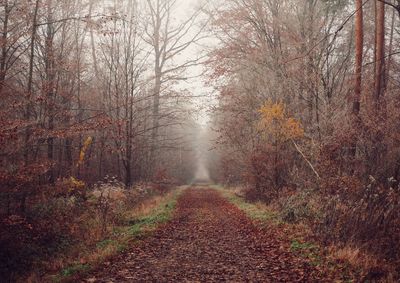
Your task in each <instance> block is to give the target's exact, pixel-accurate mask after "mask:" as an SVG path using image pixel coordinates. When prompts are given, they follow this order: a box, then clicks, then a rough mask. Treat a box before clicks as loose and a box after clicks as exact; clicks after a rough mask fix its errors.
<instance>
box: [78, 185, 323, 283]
mask: <svg viewBox="0 0 400 283" xmlns="http://www.w3.org/2000/svg"><path fill="white" fill-rule="evenodd" d="M285 245H286V246H285ZM314 271H315V270H314ZM312 274H316V273H315V272H313V268H312V267H310V266H309V265H308V264H307V262H306V261H305V260H303V259H302V258H298V257H296V256H295V255H294V254H292V253H290V252H289V251H288V248H287V243H286V244H285V243H283V242H282V240H280V239H279V237H277V236H276V235H275V234H274V233H273V232H272V231H270V230H268V229H264V230H260V229H259V228H257V227H256V226H255V225H254V224H253V223H252V221H251V220H250V219H249V218H248V217H247V216H246V215H245V214H244V213H243V212H242V211H240V210H239V209H238V208H237V207H236V206H234V205H232V204H231V203H229V202H228V201H227V200H225V199H224V198H223V197H222V196H220V194H219V193H218V192H217V191H216V190H213V189H206V188H190V189H188V190H186V191H185V192H184V193H183V195H182V196H181V197H180V198H179V200H178V203H177V207H176V211H175V215H174V218H173V220H172V221H170V222H169V223H167V224H166V225H164V226H162V227H161V228H160V229H158V230H157V231H156V232H155V233H154V234H153V235H152V236H150V237H148V238H146V239H144V240H143V242H141V243H140V244H138V245H135V246H133V247H132V248H131V249H130V251H129V252H127V253H125V254H123V255H121V256H119V257H117V258H115V259H114V260H113V261H112V262H111V263H109V264H108V265H104V266H101V267H100V269H99V270H97V271H95V272H93V273H92V275H91V276H90V278H91V279H88V280H86V281H83V282H177V281H178V282H182V281H185V282H188V281H189V282H199V281H201V282H210V281H218V282H219V281H231V282H232V281H233V282H243V281H247V282H249V281H250V282H318V281H319V282H321V281H320V280H319V279H317V278H313V275H312Z"/></svg>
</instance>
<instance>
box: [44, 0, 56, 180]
mask: <svg viewBox="0 0 400 283" xmlns="http://www.w3.org/2000/svg"><path fill="white" fill-rule="evenodd" d="M52 4H53V2H52V0H47V22H48V24H47V34H46V58H45V60H46V98H47V113H48V131H49V137H48V138H47V158H48V160H49V161H50V162H51V163H53V161H54V137H53V131H54V107H55V86H54V83H55V69H54V67H55V66H54V55H55V54H54V46H53V44H54V26H53V23H52V22H53V11H52V6H53V5H52ZM53 167H54V164H51V168H50V170H49V182H50V183H54V168H53Z"/></svg>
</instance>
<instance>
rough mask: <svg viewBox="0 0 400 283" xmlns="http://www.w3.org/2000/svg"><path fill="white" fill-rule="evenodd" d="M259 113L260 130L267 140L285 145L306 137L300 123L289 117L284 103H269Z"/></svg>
mask: <svg viewBox="0 0 400 283" xmlns="http://www.w3.org/2000/svg"><path fill="white" fill-rule="evenodd" d="M259 112H260V114H261V117H260V120H259V129H260V130H261V132H262V134H263V135H264V137H265V138H266V139H270V140H271V139H272V142H274V143H283V142H286V141H288V140H294V139H298V138H301V137H303V136H304V129H303V127H302V126H301V123H300V121H298V120H296V119H294V118H292V117H289V115H288V114H287V112H286V109H285V104H284V103H282V102H271V101H267V102H266V103H265V104H264V105H263V106H262V107H261V109H260V110H259Z"/></svg>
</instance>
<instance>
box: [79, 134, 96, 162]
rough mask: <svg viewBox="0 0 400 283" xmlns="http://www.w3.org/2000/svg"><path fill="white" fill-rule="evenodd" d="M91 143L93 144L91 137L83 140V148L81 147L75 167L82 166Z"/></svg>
mask: <svg viewBox="0 0 400 283" xmlns="http://www.w3.org/2000/svg"><path fill="white" fill-rule="evenodd" d="M92 142H93V138H92V137H88V138H87V139H86V140H85V142H84V143H83V146H82V148H81V151H80V153H79V160H78V164H77V166H79V165H82V163H83V161H84V160H85V154H86V151H87V149H88V148H89V146H90V145H91V144H92Z"/></svg>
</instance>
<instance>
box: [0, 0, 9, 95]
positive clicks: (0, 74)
mask: <svg viewBox="0 0 400 283" xmlns="http://www.w3.org/2000/svg"><path fill="white" fill-rule="evenodd" d="M3 5H4V19H3V34H2V37H1V43H2V45H1V57H0V94H1V92H2V90H3V87H4V82H5V79H6V72H7V65H6V62H7V53H8V52H7V48H8V46H7V41H8V20H9V16H10V8H9V6H8V0H5V1H4V4H3Z"/></svg>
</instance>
